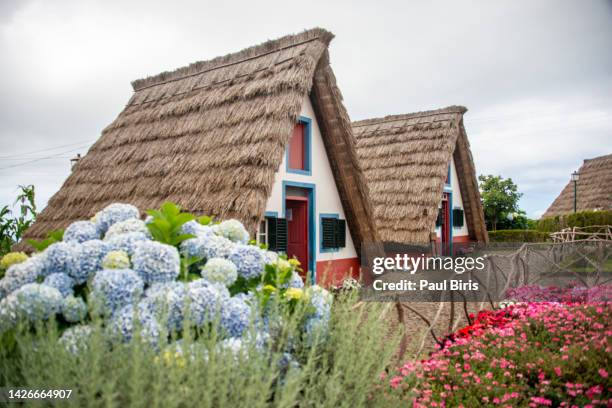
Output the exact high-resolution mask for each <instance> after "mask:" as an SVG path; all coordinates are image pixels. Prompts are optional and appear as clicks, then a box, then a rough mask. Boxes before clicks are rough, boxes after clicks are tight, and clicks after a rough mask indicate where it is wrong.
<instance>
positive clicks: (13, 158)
mask: <svg viewBox="0 0 612 408" xmlns="http://www.w3.org/2000/svg"><path fill="white" fill-rule="evenodd" d="M58 154H59V153H58ZM71 157H72V156H57V157H7V158H6V159H3V158H0V160H17V161H20V160H27V159H32V160H47V159H70V158H71Z"/></svg>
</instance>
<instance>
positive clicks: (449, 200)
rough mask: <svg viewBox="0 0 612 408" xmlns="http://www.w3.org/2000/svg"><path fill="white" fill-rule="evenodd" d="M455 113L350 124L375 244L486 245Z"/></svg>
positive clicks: (459, 116) (466, 148)
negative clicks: (434, 242) (365, 186)
mask: <svg viewBox="0 0 612 408" xmlns="http://www.w3.org/2000/svg"><path fill="white" fill-rule="evenodd" d="M465 112H466V109H465V108H464V107H461V106H450V107H448V108H444V109H439V110H433V111H427V112H419V113H411V114H406V115H394V116H386V117H384V118H378V119H368V120H362V121H358V122H353V133H354V135H355V138H356V140H357V154H358V156H359V159H360V163H361V167H362V169H363V171H364V174H365V176H366V180H367V183H368V187H369V196H370V200H371V202H372V205H373V207H374V218H375V222H376V227H377V229H378V232H379V234H380V237H381V238H382V240H383V241H386V242H396V243H400V244H429V243H430V242H431V241H432V238H433V237H434V235H433V232H436V233H437V234H436V235H437V237H438V241H440V242H442V243H443V244H447V245H443V246H442V252H443V253H444V252H447V251H449V250H452V245H451V244H450V243H451V242H466V241H478V242H487V241H488V235H487V230H486V225H485V221H484V215H483V211H482V204H481V201H480V193H479V191H478V182H477V179H476V173H475V169H474V162H473V160H472V154H471V152H470V145H469V143H468V139H467V135H466V133H465V128H464V126H463V114H464V113H465Z"/></svg>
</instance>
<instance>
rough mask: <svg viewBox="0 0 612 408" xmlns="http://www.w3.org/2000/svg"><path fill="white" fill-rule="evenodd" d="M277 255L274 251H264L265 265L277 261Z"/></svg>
mask: <svg viewBox="0 0 612 408" xmlns="http://www.w3.org/2000/svg"><path fill="white" fill-rule="evenodd" d="M278 259H279V258H278V254H277V253H276V252H274V251H265V252H264V262H265V263H266V264H274V263H276V262H277V261H278Z"/></svg>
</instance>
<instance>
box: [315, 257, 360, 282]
mask: <svg viewBox="0 0 612 408" xmlns="http://www.w3.org/2000/svg"><path fill="white" fill-rule="evenodd" d="M316 276H317V284H319V285H321V286H324V287H329V286H336V285H341V284H342V281H343V280H344V279H346V278H349V277H352V278H355V279H359V258H344V259H332V260H326V261H318V262H317V275H316Z"/></svg>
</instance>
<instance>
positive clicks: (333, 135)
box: [26, 28, 378, 281]
mask: <svg viewBox="0 0 612 408" xmlns="http://www.w3.org/2000/svg"><path fill="white" fill-rule="evenodd" d="M332 38H333V35H332V34H331V33H329V32H327V31H325V30H323V29H318V28H317V29H313V30H309V31H306V32H303V33H301V34H298V35H291V36H286V37H283V38H280V39H278V40H274V41H268V42H266V43H264V44H261V45H258V46H255V47H251V48H247V49H245V50H243V51H240V52H237V53H234V54H229V55H226V56H223V57H218V58H215V59H213V60H210V61H202V62H196V63H194V64H191V65H189V66H187V67H184V68H179V69H177V70H174V71H171V72H164V73H161V74H159V75H156V76H152V77H149V78H145V79H141V80H137V81H134V82H133V84H132V85H133V88H134V94H133V95H132V97H131V99H130V100H129V101H128V103H127V106H126V107H125V108H124V110H123V111H122V112H121V113H120V114H119V116H118V117H117V119H115V121H114V122H113V123H111V124H110V125H109V126H108V127H107V128H106V129H104V131H103V132H102V136H101V137H100V139H99V140H98V141H97V142H96V143H95V144H94V145H93V146H92V147H91V148H90V150H89V152H88V153H87V154H86V155H85V156H84V157H82V158H81V159H80V160H79V161H78V162H77V163H76V164H75V166H74V171H73V172H72V174H71V175H70V176H69V177H68V178H67V180H66V181H65V182H64V184H63V186H62V187H61V189H60V190H59V191H58V192H57V193H56V194H55V195H54V196H53V197H52V198H51V200H50V201H49V205H48V206H47V207H46V208H45V210H44V211H43V212H42V214H40V216H39V217H38V220H37V221H36V223H35V224H34V225H33V226H32V227H31V228H30V230H29V231H28V232H27V234H26V235H27V238H40V237H43V236H44V235H45V234H46V233H47V232H49V231H51V230H54V229H57V228H65V227H66V226H67V225H68V224H70V223H71V222H72V221H75V220H79V219H86V218H89V217H91V216H93V215H94V214H95V213H96V212H97V211H98V210H100V209H102V208H104V207H105V206H106V205H108V204H110V203H113V202H124V203H131V204H134V205H136V206H137V207H139V208H140V209H141V210H145V209H149V208H157V207H159V206H160V205H161V204H162V203H163V202H164V201H173V202H175V203H177V204H179V205H181V206H182V207H183V208H184V209H185V210H187V211H190V212H194V213H197V214H207V215H213V216H216V217H218V218H220V219H228V218H236V219H238V220H240V221H242V222H243V223H244V224H245V226H246V227H247V228H248V229H249V231H250V232H251V234H253V236H257V238H258V240H259V241H260V242H262V243H267V244H268V245H269V247H270V249H272V250H276V251H282V252H287V254H288V255H289V256H295V257H297V258H298V259H299V260H300V261H301V263H302V265H303V268H304V269H305V270H310V271H312V272H313V273H314V276H315V277H316V279H317V281H320V280H321V279H322V276H323V275H324V273H326V274H328V275H329V277H330V279H332V280H334V279H339V278H340V276H341V275H344V274H346V273H347V272H348V271H352V273H353V275H357V274H358V273H359V258H358V253H359V249H360V245H361V243H362V242H374V241H377V240H378V236H377V233H376V229H375V227H374V223H373V216H372V210H371V206H370V203H369V201H368V199H367V187H366V184H365V180H364V177H363V174H362V173H361V171H360V170H359V165H358V162H357V154H356V151H355V141H354V139H353V136H352V134H351V124H350V120H349V117H348V115H347V112H346V109H345V107H344V105H343V102H342V96H341V93H340V91H339V89H338V87H337V86H336V79H335V77H334V73H333V72H332V69H331V67H330V64H329V54H328V45H329V43H330V41H331V40H332Z"/></svg>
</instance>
